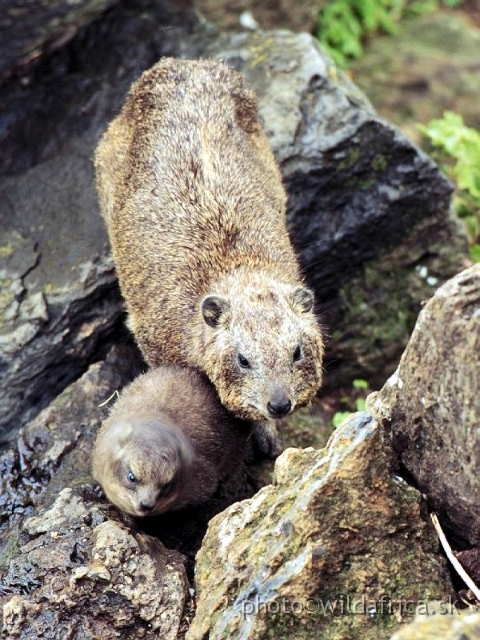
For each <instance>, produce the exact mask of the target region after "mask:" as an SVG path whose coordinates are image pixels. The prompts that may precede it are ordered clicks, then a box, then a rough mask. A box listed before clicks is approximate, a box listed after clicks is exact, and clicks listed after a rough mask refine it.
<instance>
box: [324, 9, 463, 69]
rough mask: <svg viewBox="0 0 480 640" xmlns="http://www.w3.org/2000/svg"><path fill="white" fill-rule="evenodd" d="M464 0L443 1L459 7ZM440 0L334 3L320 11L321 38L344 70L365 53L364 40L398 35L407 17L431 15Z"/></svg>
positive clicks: (325, 47)
mask: <svg viewBox="0 0 480 640" xmlns="http://www.w3.org/2000/svg"><path fill="white" fill-rule="evenodd" d="M462 1H463V0H443V4H444V5H446V6H448V7H455V6H457V5H459V4H460V3H461V2H462ZM438 6H439V0H330V2H328V3H327V4H326V5H325V6H324V7H323V9H322V10H321V12H320V15H319V19H318V25H317V33H316V35H317V38H318V39H319V41H320V43H321V44H322V46H323V47H324V49H326V50H327V51H328V53H329V54H330V55H331V56H332V58H333V60H334V61H335V63H336V64H337V65H338V66H339V67H342V68H345V67H348V65H349V64H350V63H351V62H352V61H353V60H356V59H357V58H359V57H360V56H361V55H362V53H363V46H362V41H363V40H364V39H365V37H367V36H370V35H372V34H374V33H376V32H379V31H381V32H384V33H390V34H393V33H396V32H397V31H398V29H399V27H398V22H399V21H400V20H401V18H403V17H404V16H405V15H418V14H422V13H428V12H431V11H433V10H434V9H436V8H438Z"/></svg>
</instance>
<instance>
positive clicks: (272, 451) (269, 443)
mask: <svg viewBox="0 0 480 640" xmlns="http://www.w3.org/2000/svg"><path fill="white" fill-rule="evenodd" d="M253 433H254V436H255V442H256V444H257V448H258V450H259V451H260V452H261V453H262V454H263V455H265V456H267V457H268V458H272V459H273V458H277V457H278V456H279V455H280V454H281V453H282V451H283V446H282V439H281V438H280V434H279V432H278V428H277V423H276V422H275V421H274V420H265V421H262V422H255V424H254V430H253Z"/></svg>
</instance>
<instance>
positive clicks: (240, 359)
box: [237, 353, 252, 369]
mask: <svg viewBox="0 0 480 640" xmlns="http://www.w3.org/2000/svg"><path fill="white" fill-rule="evenodd" d="M237 359H238V364H239V365H240V366H241V367H242V369H251V368H252V367H251V366H250V362H249V361H248V360H247V359H246V358H245V356H242V354H241V353H239V354H238V356H237Z"/></svg>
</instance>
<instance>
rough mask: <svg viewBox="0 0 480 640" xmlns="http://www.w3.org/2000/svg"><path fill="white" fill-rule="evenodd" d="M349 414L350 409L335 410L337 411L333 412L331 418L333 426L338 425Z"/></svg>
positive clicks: (350, 413)
mask: <svg viewBox="0 0 480 640" xmlns="http://www.w3.org/2000/svg"><path fill="white" fill-rule="evenodd" d="M351 415H352V412H351V411H337V413H335V414H334V415H333V418H332V424H333V426H334V427H335V428H337V427H340V426H341V425H342V424H343V423H344V422H345V420H346V419H347V418H349V417H350V416H351Z"/></svg>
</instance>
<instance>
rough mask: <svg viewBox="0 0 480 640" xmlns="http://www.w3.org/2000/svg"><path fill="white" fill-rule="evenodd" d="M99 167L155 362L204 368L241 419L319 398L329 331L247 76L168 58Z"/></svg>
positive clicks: (115, 238)
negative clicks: (322, 323) (303, 267)
mask: <svg viewBox="0 0 480 640" xmlns="http://www.w3.org/2000/svg"><path fill="white" fill-rule="evenodd" d="M96 175H97V187H98V193H99V199H100V206H101V210H102V213H103V216H104V218H105V220H106V224H107V227H108V232H109V236H110V241H111V245H112V249H113V255H114V259H115V262H116V268H117V273H118V277H119V281H120V286H121V289H122V292H123V295H124V297H125V299H126V301H127V306H128V311H129V314H130V326H131V328H132V330H133V332H134V334H135V337H136V339H137V341H138V344H139V346H140V348H141V350H142V351H143V354H144V356H145V358H146V360H147V361H148V362H149V364H151V365H152V366H158V365H161V364H166V363H176V364H180V365H186V366H191V367H195V368H197V369H199V370H201V371H204V372H205V373H206V375H207V376H208V378H209V379H210V380H211V382H212V383H213V384H214V386H215V387H216V389H217V392H218V394H219V396H220V399H221V401H222V403H223V404H224V405H225V407H227V408H228V409H229V410H230V411H232V412H233V413H235V414H236V415H237V416H239V417H241V418H247V419H252V420H256V421H265V420H273V419H275V418H278V417H282V416H285V415H287V414H288V413H290V412H291V411H293V410H294V409H296V408H298V407H300V406H302V405H305V404H308V403H309V401H310V400H311V399H312V398H313V396H314V394H315V393H316V391H317V389H318V388H319V386H320V383H321V378H322V356H323V341H322V335H321V331H320V328H319V326H318V323H317V321H316V318H315V316H314V313H313V302H314V301H313V295H312V292H311V291H310V290H309V289H307V288H306V287H305V286H304V283H303V281H302V277H301V275H300V271H299V267H298V264H297V260H296V257H295V254H294V251H293V248H292V245H291V243H290V240H289V237H288V233H287V229H286V223H285V202H286V195H285V191H284V189H283V186H282V181H281V176H280V171H279V169H278V167H277V165H276V163H275V160H274V157H273V154H272V152H271V150H270V147H269V144H268V141H267V138H266V136H265V134H264V133H263V131H262V128H261V125H260V123H259V120H258V115H257V103H256V98H255V94H254V93H253V91H252V90H251V89H250V88H249V87H248V86H247V85H246V83H245V82H244V80H243V79H242V76H241V75H240V74H238V73H236V72H235V71H233V70H231V69H229V68H228V67H226V66H225V65H224V64H221V63H219V62H214V61H207V60H204V61H185V60H173V59H164V60H162V61H160V62H159V63H158V64H157V65H155V66H154V67H152V68H151V69H149V70H148V71H146V72H145V73H144V74H143V75H142V76H141V77H140V79H139V80H138V81H137V82H136V83H135V84H134V85H133V86H132V88H131V90H130V93H129V95H128V97H127V100H126V103H125V105H124V107H123V109H122V111H121V113H120V115H118V116H117V118H116V119H115V120H114V121H113V122H112V123H111V125H110V127H109V128H108V130H107V132H106V133H105V134H104V136H103V138H102V140H101V142H100V145H99V147H98V150H97V154H96ZM265 424H268V423H265ZM265 446H266V447H267V448H268V446H269V443H268V437H267V444H266V445H265Z"/></svg>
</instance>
